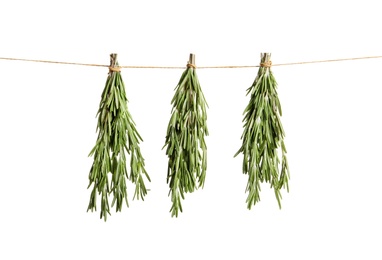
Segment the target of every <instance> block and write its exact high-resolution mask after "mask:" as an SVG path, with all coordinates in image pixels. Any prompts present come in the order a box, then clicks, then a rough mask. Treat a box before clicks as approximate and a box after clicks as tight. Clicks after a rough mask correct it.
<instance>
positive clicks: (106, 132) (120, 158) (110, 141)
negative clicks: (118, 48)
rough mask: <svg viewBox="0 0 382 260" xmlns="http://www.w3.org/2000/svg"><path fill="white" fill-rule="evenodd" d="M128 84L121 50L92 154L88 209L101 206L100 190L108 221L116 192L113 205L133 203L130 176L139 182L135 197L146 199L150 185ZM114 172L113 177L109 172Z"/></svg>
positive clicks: (104, 99) (114, 59)
mask: <svg viewBox="0 0 382 260" xmlns="http://www.w3.org/2000/svg"><path fill="white" fill-rule="evenodd" d="M127 102H128V101H127V98H126V92H125V85H124V83H123V80H122V76H121V73H120V69H119V67H118V62H117V54H111V55H110V67H109V75H108V78H107V80H106V85H105V89H104V90H103V93H102V96H101V102H100V106H99V110H98V114H97V115H98V124H97V131H98V138H97V142H96V144H95V146H94V148H93V149H92V150H91V152H90V154H89V156H93V157H94V161H93V165H92V167H91V169H90V173H89V186H88V188H89V187H90V186H91V185H93V190H92V192H91V195H90V202H89V206H88V211H89V210H91V211H93V210H97V207H96V204H97V203H96V202H97V199H96V197H97V193H98V194H99V195H100V196H101V215H100V218H102V217H103V218H104V220H105V221H106V219H107V214H109V215H110V206H109V200H108V196H109V194H112V195H113V201H112V205H111V206H112V207H113V206H114V204H116V211H117V212H118V211H121V210H122V205H123V202H124V201H125V203H126V205H127V206H129V203H128V198H127V187H126V180H127V179H129V180H130V181H131V182H132V183H134V184H135V194H134V198H135V197H137V199H140V198H141V199H142V200H144V196H145V195H146V194H147V189H146V186H145V183H144V179H143V177H144V176H145V177H146V178H147V179H148V180H149V181H150V177H149V175H148V174H147V172H146V170H145V164H144V159H143V157H142V154H141V152H140V148H139V142H140V141H142V138H141V136H140V135H139V133H138V131H137V129H136V128H135V123H134V121H133V119H132V117H131V115H130V113H129V111H128V109H127ZM126 152H127V153H128V154H130V174H128V171H127V169H126ZM109 173H111V180H110V181H109V179H108V174H109Z"/></svg>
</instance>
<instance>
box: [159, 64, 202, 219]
mask: <svg viewBox="0 0 382 260" xmlns="http://www.w3.org/2000/svg"><path fill="white" fill-rule="evenodd" d="M175 90H176V91H175V95H174V97H173V99H172V101H171V104H172V105H173V108H172V111H171V113H172V115H171V118H170V121H169V124H168V128H167V135H166V142H165V145H164V147H166V146H167V149H166V155H167V156H168V159H169V160H168V171H167V183H169V187H170V191H169V196H171V201H172V207H171V209H170V212H171V216H172V217H173V216H176V217H178V213H179V211H180V212H182V211H183V210H182V204H181V199H184V193H188V192H189V193H191V192H193V191H195V190H196V189H198V188H200V187H203V186H204V182H205V178H206V170H207V146H206V143H205V141H204V136H205V135H208V129H207V123H206V121H207V113H206V107H207V106H208V105H207V103H206V100H205V98H204V95H203V92H202V89H201V87H200V84H199V81H198V78H197V75H196V72H195V69H194V68H193V67H192V66H188V68H187V69H186V70H185V71H184V72H183V74H182V76H181V78H180V80H179V83H178V85H177V86H176V88H175ZM164 147H163V148H164Z"/></svg>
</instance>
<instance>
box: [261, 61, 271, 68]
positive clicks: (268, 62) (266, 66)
mask: <svg viewBox="0 0 382 260" xmlns="http://www.w3.org/2000/svg"><path fill="white" fill-rule="evenodd" d="M260 67H263V68H270V67H272V61H266V62H262V63H260Z"/></svg>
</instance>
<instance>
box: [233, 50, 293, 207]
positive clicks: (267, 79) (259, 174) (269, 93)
mask: <svg viewBox="0 0 382 260" xmlns="http://www.w3.org/2000/svg"><path fill="white" fill-rule="evenodd" d="M270 57H271V55H270V54H269V53H263V54H261V64H262V66H261V67H260V68H259V71H258V74H257V77H256V79H255V81H254V83H253V84H252V86H251V87H250V88H249V89H248V90H247V95H248V94H251V99H250V101H249V104H248V106H247V107H246V108H245V111H244V119H243V122H244V132H243V135H242V136H241V139H242V140H243V144H242V146H241V148H240V149H239V151H238V152H237V153H236V154H235V157H236V156H237V155H238V154H239V153H243V156H244V157H243V173H244V174H248V183H247V187H246V192H248V197H247V201H246V202H247V207H248V209H251V207H252V205H255V204H256V203H257V202H259V201H260V183H263V182H267V183H270V186H271V188H273V189H274V192H275V195H276V199H277V202H278V204H279V207H280V208H281V192H280V189H281V188H285V187H286V189H287V191H288V192H289V185H288V180H289V178H290V177H289V167H288V162H287V157H286V148H285V145H284V136H285V134H284V130H283V127H282V125H281V120H280V117H281V115H282V111H281V105H280V101H279V98H278V96H277V91H276V87H277V83H276V80H275V78H274V76H273V74H272V71H271V69H270ZM280 148H281V149H280ZM280 150H281V151H280ZM280 153H281V165H280V159H279V154H280Z"/></svg>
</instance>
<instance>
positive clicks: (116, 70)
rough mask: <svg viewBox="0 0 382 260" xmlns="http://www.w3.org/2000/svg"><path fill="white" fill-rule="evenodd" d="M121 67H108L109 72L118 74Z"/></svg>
mask: <svg viewBox="0 0 382 260" xmlns="http://www.w3.org/2000/svg"><path fill="white" fill-rule="evenodd" d="M120 71H121V67H109V72H120Z"/></svg>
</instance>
